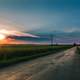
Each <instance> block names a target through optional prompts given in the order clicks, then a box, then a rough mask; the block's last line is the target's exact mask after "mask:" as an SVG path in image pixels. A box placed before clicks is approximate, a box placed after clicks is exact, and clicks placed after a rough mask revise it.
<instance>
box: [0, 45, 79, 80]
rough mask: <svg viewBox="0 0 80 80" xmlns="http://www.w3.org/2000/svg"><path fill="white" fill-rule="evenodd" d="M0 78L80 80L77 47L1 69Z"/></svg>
mask: <svg viewBox="0 0 80 80" xmlns="http://www.w3.org/2000/svg"><path fill="white" fill-rule="evenodd" d="M0 80H80V56H79V54H76V47H74V48H71V49H69V50H67V51H63V52H60V53H58V54H52V55H48V56H45V57H42V58H38V59H35V60H32V61H28V62H24V63H20V64H16V65H14V66H12V67H7V68H5V69H2V70H0Z"/></svg>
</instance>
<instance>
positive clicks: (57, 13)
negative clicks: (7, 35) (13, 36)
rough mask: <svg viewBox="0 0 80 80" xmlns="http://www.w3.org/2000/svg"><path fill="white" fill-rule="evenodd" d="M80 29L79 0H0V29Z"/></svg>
mask: <svg viewBox="0 0 80 80" xmlns="http://www.w3.org/2000/svg"><path fill="white" fill-rule="evenodd" d="M2 28H5V29H18V30H21V31H26V32H29V31H39V32H40V33H41V32H50V31H64V32H72V31H80V0H0V29H2Z"/></svg>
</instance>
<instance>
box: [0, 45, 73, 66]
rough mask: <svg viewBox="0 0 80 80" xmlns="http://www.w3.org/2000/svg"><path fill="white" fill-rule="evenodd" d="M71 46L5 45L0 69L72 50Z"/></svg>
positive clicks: (0, 55) (1, 52) (0, 56)
mask: <svg viewBox="0 0 80 80" xmlns="http://www.w3.org/2000/svg"><path fill="white" fill-rule="evenodd" d="M71 47H72V46H70V45H66V46H65V45H54V46H51V45H4V46H0V67H4V66H8V65H11V64H15V63H19V62H22V61H27V60H31V59H34V58H37V57H41V56H45V55H49V54H54V53H56V52H60V51H63V50H66V49H69V48H71Z"/></svg>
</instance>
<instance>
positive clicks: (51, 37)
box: [50, 34, 53, 46]
mask: <svg viewBox="0 0 80 80" xmlns="http://www.w3.org/2000/svg"><path fill="white" fill-rule="evenodd" d="M50 42H51V46H53V34H51V35H50Z"/></svg>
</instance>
